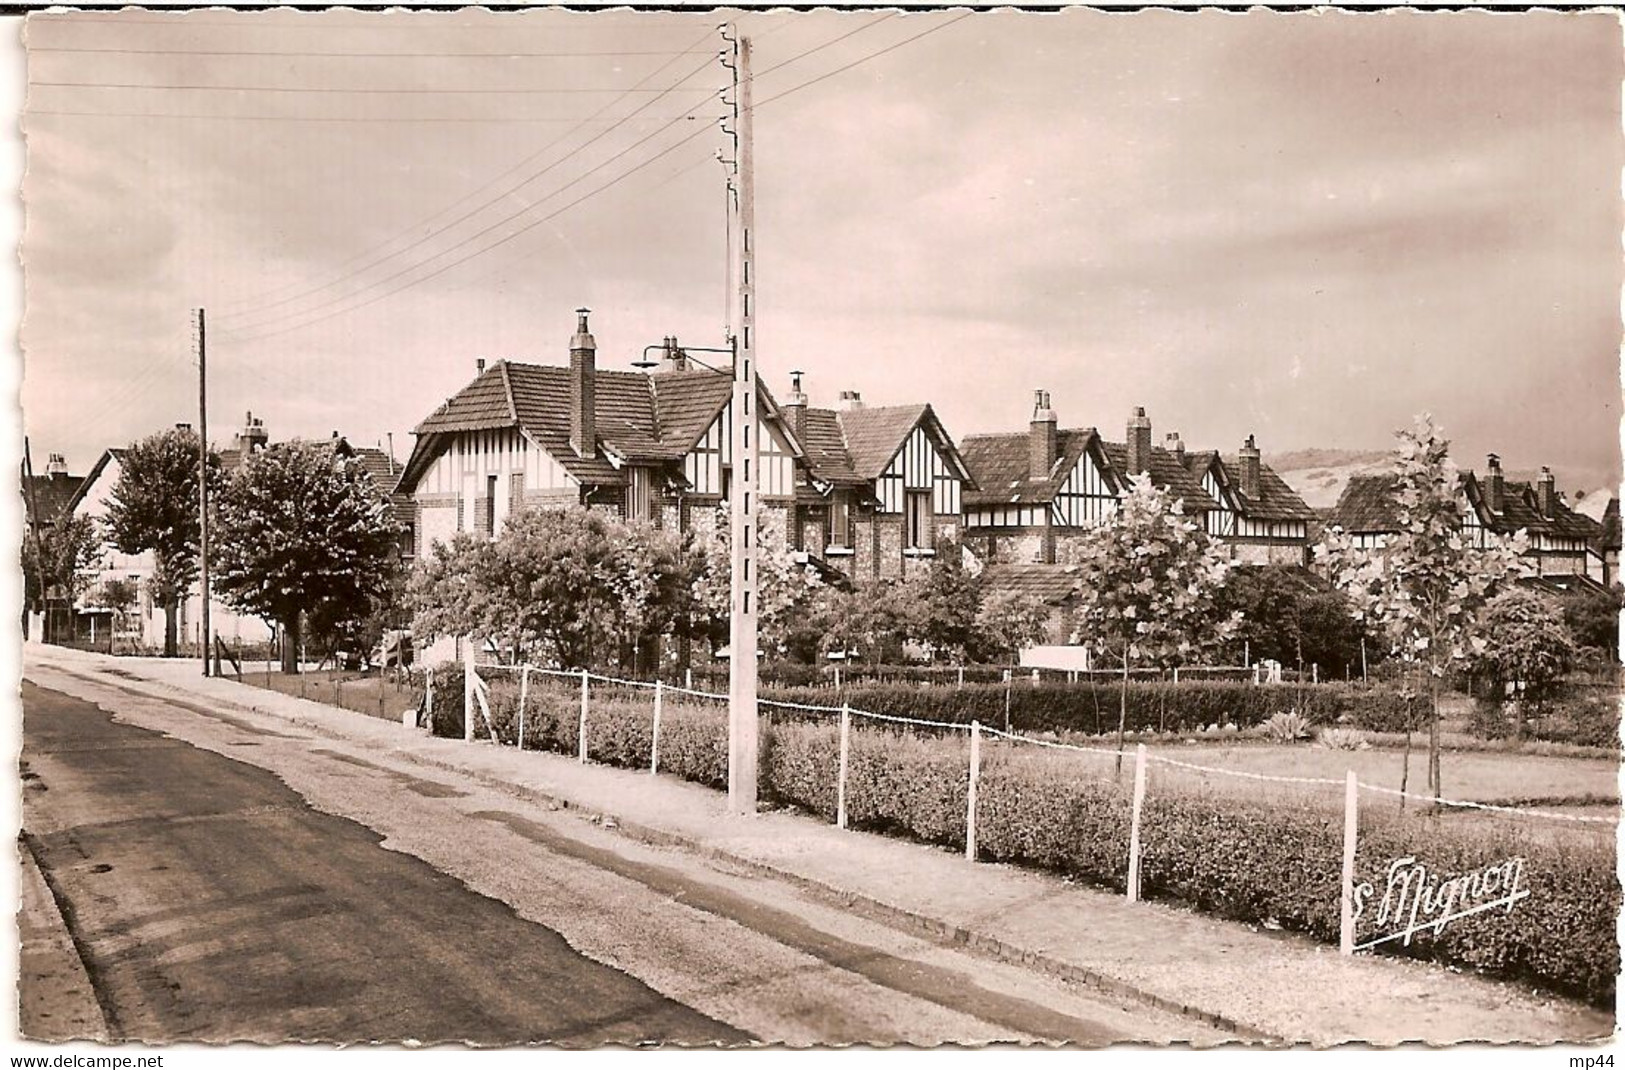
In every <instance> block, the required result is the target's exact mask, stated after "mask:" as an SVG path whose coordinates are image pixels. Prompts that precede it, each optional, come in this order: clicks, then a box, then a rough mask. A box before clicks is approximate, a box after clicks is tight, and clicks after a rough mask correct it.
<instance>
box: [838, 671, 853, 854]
mask: <svg viewBox="0 0 1625 1070" xmlns="http://www.w3.org/2000/svg"><path fill="white" fill-rule="evenodd" d="M851 754H852V707H851V706H850V705H848V704H847V703H845V702H843V703H841V765H840V770H839V772H837V773H836V777H835V827H836V828H843V829H844V828H846V768H847V762H848V761H849V760H850V758H851Z"/></svg>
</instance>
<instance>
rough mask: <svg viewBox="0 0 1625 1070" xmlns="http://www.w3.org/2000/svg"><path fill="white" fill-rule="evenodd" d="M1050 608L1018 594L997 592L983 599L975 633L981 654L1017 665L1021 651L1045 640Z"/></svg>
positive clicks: (1027, 596)
mask: <svg viewBox="0 0 1625 1070" xmlns="http://www.w3.org/2000/svg"><path fill="white" fill-rule="evenodd" d="M1048 622H1049V607H1048V606H1046V605H1044V603H1043V602H1040V601H1038V600H1037V599H1035V598H1032V597H1031V596H1029V595H1024V594H1021V593H1019V592H1016V591H994V592H993V593H991V594H989V595H987V596H986V597H984V598H982V599H981V605H980V607H979V608H978V610H977V614H976V623H975V628H976V633H977V638H978V640H979V643H980V646H981V648H982V651H983V652H984V653H985V654H987V655H991V656H992V657H994V658H997V659H999V660H1003V661H1009V662H1014V661H1015V660H1016V658H1017V657H1018V656H1019V655H1020V653H1021V651H1022V650H1023V649H1025V648H1027V647H1029V646H1032V645H1033V644H1034V643H1036V642H1038V641H1039V640H1040V639H1042V638H1043V637H1044V629H1045V626H1046V625H1047V624H1048Z"/></svg>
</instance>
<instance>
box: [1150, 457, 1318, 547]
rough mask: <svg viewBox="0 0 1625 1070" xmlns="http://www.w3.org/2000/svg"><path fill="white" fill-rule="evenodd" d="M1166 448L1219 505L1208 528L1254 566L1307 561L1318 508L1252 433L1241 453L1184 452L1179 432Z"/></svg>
mask: <svg viewBox="0 0 1625 1070" xmlns="http://www.w3.org/2000/svg"><path fill="white" fill-rule="evenodd" d="M1166 448H1167V449H1168V451H1169V452H1170V453H1172V454H1173V455H1174V456H1175V457H1176V458H1179V459H1180V460H1181V461H1183V462H1184V464H1185V467H1186V468H1187V469H1188V470H1189V471H1190V473H1191V474H1192V475H1193V476H1196V477H1197V478H1198V479H1200V480H1201V481H1202V489H1203V490H1205V491H1206V492H1207V493H1208V496H1209V497H1210V498H1212V499H1213V501H1214V502H1215V503H1216V504H1217V508H1214V509H1209V510H1208V512H1207V517H1206V523H1207V533H1208V534H1209V535H1212V536H1213V537H1214V538H1215V539H1217V540H1219V541H1220V542H1221V543H1223V544H1224V545H1225V547H1226V548H1228V550H1229V551H1230V555H1231V557H1232V559H1233V560H1236V561H1240V562H1243V563H1245V564H1251V565H1300V566H1302V565H1307V564H1308V563H1309V525H1310V524H1311V523H1312V522H1314V520H1315V511H1314V510H1313V509H1311V508H1310V507H1309V505H1308V504H1307V503H1306V502H1305V501H1304V500H1303V499H1302V498H1301V497H1299V496H1298V493H1297V491H1295V490H1293V489H1292V488H1291V487H1289V486H1287V483H1286V481H1285V480H1284V479H1282V478H1281V477H1280V476H1279V475H1277V474H1276V473H1275V470H1274V469H1273V468H1271V467H1270V466H1269V465H1267V464H1265V463H1264V461H1263V457H1262V455H1261V454H1260V453H1259V450H1258V445H1257V443H1256V442H1255V441H1254V440H1253V436H1252V435H1248V436H1247V441H1246V442H1244V443H1242V446H1241V450H1240V451H1239V452H1237V453H1229V454H1223V453H1220V452H1218V451H1217V450H1197V451H1194V452H1191V453H1187V452H1186V451H1185V444H1184V442H1183V441H1182V440H1181V439H1180V437H1179V434H1178V433H1177V432H1175V433H1173V434H1170V435H1169V436H1168V440H1167V446H1166Z"/></svg>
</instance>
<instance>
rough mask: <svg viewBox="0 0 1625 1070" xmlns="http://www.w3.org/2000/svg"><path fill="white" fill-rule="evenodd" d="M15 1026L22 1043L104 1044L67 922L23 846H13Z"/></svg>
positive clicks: (102, 1023)
mask: <svg viewBox="0 0 1625 1070" xmlns="http://www.w3.org/2000/svg"><path fill="white" fill-rule="evenodd" d="M17 858H18V865H19V867H20V868H19V874H20V879H19V888H18V896H19V903H18V908H17V931H18V937H19V945H20V946H19V953H18V963H17V967H18V985H17V999H18V1008H17V1010H18V1022H19V1027H20V1030H21V1032H22V1035H23V1037H24V1038H26V1039H28V1040H40V1041H50V1042H58V1041H65V1040H102V1041H105V1040H108V1039H109V1034H108V1028H107V1020H106V1018H105V1017H104V1016H103V1015H102V1009H101V1005H100V1004H99V1003H97V1002H96V990H95V988H94V987H93V986H92V985H91V983H90V975H89V974H88V973H86V972H85V964H84V962H83V960H82V959H80V957H79V950H78V948H77V947H75V946H74V942H73V936H72V934H71V933H70V932H69V930H68V924H67V921H66V920H65V919H64V918H63V917H62V911H61V910H60V909H59V908H58V907H57V902H56V898H55V896H53V895H52V894H51V889H50V888H49V887H48V886H47V885H46V883H45V877H44V875H43V874H42V873H41V872H40V868H39V864H38V863H37V862H35V860H34V853H33V852H32V851H31V850H29V848H28V844H27V842H26V841H23V840H19V841H18V844H17Z"/></svg>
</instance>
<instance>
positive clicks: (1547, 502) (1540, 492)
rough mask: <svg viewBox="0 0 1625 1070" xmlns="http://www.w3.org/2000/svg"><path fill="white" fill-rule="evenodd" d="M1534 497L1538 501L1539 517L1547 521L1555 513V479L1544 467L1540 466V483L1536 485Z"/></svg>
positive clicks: (1549, 470)
mask: <svg viewBox="0 0 1625 1070" xmlns="http://www.w3.org/2000/svg"><path fill="white" fill-rule="evenodd" d="M1536 497H1537V498H1539V500H1540V515H1541V516H1543V517H1546V518H1547V519H1548V520H1550V519H1551V518H1552V516H1553V515H1555V513H1556V505H1557V479H1556V477H1554V476H1553V475H1552V470H1551V469H1550V468H1548V467H1547V466H1546V465H1541V466H1540V481H1539V482H1538V483H1537V484H1536Z"/></svg>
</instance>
